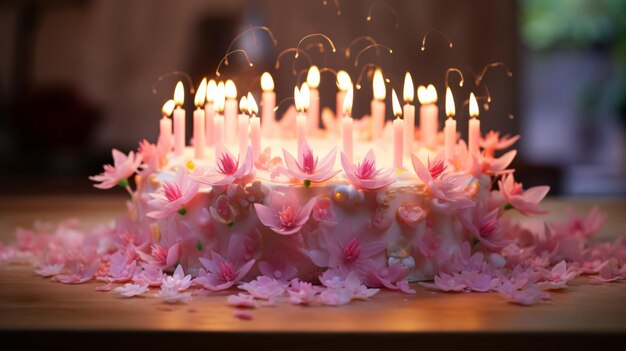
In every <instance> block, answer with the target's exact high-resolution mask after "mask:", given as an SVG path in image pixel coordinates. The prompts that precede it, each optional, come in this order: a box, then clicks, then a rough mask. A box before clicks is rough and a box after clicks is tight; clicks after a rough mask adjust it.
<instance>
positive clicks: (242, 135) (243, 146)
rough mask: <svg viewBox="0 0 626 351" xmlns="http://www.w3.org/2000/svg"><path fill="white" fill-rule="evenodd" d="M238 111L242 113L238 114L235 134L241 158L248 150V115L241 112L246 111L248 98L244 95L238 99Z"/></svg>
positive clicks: (241, 158)
mask: <svg viewBox="0 0 626 351" xmlns="http://www.w3.org/2000/svg"><path fill="white" fill-rule="evenodd" d="M239 111H241V112H242V113H240V114H239V120H238V125H237V135H238V137H239V159H240V160H243V159H244V157H246V152H247V151H248V141H249V138H250V137H249V135H248V128H249V125H250V117H249V116H248V115H247V114H245V113H243V112H244V111H245V112H247V111H248V98H247V97H246V96H242V97H241V100H240V101H239Z"/></svg>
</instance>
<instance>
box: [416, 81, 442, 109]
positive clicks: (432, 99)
mask: <svg viewBox="0 0 626 351" xmlns="http://www.w3.org/2000/svg"><path fill="white" fill-rule="evenodd" d="M417 99H418V100H419V102H420V104H422V105H426V104H434V103H436V102H437V89H435V86H434V85H432V84H429V85H428V87H425V86H423V85H420V86H419V87H418V88H417Z"/></svg>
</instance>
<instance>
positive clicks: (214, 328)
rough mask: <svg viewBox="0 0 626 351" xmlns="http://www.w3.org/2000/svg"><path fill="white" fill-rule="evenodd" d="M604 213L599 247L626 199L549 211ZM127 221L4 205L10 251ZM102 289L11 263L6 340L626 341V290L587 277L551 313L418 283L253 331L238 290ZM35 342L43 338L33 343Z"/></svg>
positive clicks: (78, 205)
mask: <svg viewBox="0 0 626 351" xmlns="http://www.w3.org/2000/svg"><path fill="white" fill-rule="evenodd" d="M595 203H598V204H599V205H600V208H601V209H602V210H603V211H605V212H606V213H608V214H609V218H608V220H607V223H606V225H605V226H604V228H603V229H602V231H601V233H600V234H599V237H598V238H599V239H600V240H606V239H611V238H615V237H617V236H619V235H624V234H626V217H625V216H624V208H626V199H548V200H547V201H546V208H548V209H550V210H552V214H551V215H550V216H552V217H554V218H559V217H562V216H563V215H564V213H565V208H566V206H568V205H571V206H572V207H573V208H574V209H576V210H578V211H579V212H580V213H583V212H584V211H587V210H589V209H590V208H591V207H592V206H593V204H595ZM123 211H124V199H123V198H120V197H107V196H98V197H32V198H21V197H19V198H18V197H16V198H10V197H4V198H0V241H2V242H5V243H6V242H9V241H11V240H12V238H13V236H14V229H15V227H17V226H30V225H31V224H32V222H33V221H34V220H36V219H39V220H47V221H58V220H61V219H64V218H67V217H70V216H75V217H78V218H80V219H81V220H82V222H83V223H84V225H85V226H93V225H95V224H98V223H104V222H107V221H110V220H111V219H113V218H115V217H116V216H117V215H119V214H121V213H122V212H123ZM98 285H101V283H88V284H82V285H75V286H69V285H63V284H59V283H53V282H51V281H50V280H48V279H44V278H41V277H39V276H37V275H35V274H34V273H32V270H31V268H30V267H29V266H19V265H7V264H2V265H0V330H3V331H5V332H6V331H11V335H19V336H20V340H22V342H33V343H37V342H39V341H41V340H53V339H54V340H55V342H57V343H58V344H57V345H65V346H70V345H74V346H76V345H75V343H74V342H73V341H72V342H70V340H75V338H76V335H75V334H74V333H75V332H76V331H81V333H79V334H77V335H79V336H81V337H83V338H86V339H89V338H91V337H92V335H101V334H100V333H101V332H103V331H106V332H107V333H109V334H107V335H117V336H122V337H123V336H124V335H125V336H126V338H131V337H129V336H128V334H127V333H128V332H129V331H134V332H138V333H139V334H141V335H143V336H144V337H145V338H146V339H143V338H142V340H144V341H143V342H144V344H141V345H143V346H146V345H147V344H145V342H149V341H147V340H151V341H152V342H154V345H153V346H164V345H167V344H168V342H172V340H173V339H172V340H170V339H168V336H171V337H172V338H174V337H173V335H180V334H179V333H181V332H182V333H185V335H187V337H188V339H187V340H196V341H198V342H201V343H204V342H207V341H206V339H205V338H208V340H209V341H210V342H213V341H218V340H219V341H220V342H227V343H228V345H230V346H249V347H255V348H258V347H261V348H263V346H265V347H269V348H273V347H274V346H277V345H281V346H285V345H286V346H287V348H290V347H289V346H293V347H295V346H297V347H298V348H299V349H302V348H305V349H306V348H307V347H308V346H311V347H313V346H314V347H313V348H315V349H319V347H322V346H323V347H325V348H326V346H328V345H333V346H341V347H344V346H345V347H348V349H350V347H349V346H351V345H352V346H354V345H360V344H366V345H367V346H374V345H381V347H385V348H387V347H390V346H392V345H394V344H398V345H399V344H403V343H409V344H411V345H415V344H413V342H421V343H422V344H420V345H424V344H428V343H432V345H433V347H439V346H442V345H446V343H450V342H453V341H454V342H465V339H467V342H470V340H473V341H476V340H481V342H483V343H489V342H491V343H492V344H491V345H502V344H507V346H508V347H511V346H514V344H515V342H513V341H515V340H518V341H522V340H526V339H525V337H526V335H527V334H537V333H539V335H543V336H544V337H546V338H547V337H548V336H553V335H555V334H558V335H561V336H563V338H561V339H550V338H547V339H546V340H544V339H541V340H543V341H542V342H547V341H549V340H560V341H559V345H560V343H562V342H569V343H571V345H572V346H581V345H583V344H584V341H585V340H586V341H588V342H592V343H593V345H594V347H597V346H598V345H599V344H598V343H600V344H601V343H603V342H607V343H608V342H609V340H610V342H614V338H616V337H619V338H622V337H623V336H624V335H625V332H626V284H624V283H613V284H606V285H601V286H595V285H594V286H592V285H589V284H588V283H587V281H586V278H577V279H576V280H575V281H574V282H573V283H572V284H571V286H570V287H569V288H568V289H567V291H566V292H563V293H559V292H556V293H553V294H552V297H553V303H552V304H549V305H538V306H533V307H521V306H516V305H512V304H509V303H507V302H505V301H504V300H503V299H502V298H500V297H499V296H498V295H497V294H492V293H487V294H479V293H470V294H465V293H460V294H447V293H435V292H431V291H429V290H426V289H424V288H422V287H421V286H418V285H416V286H415V289H417V294H415V295H406V294H402V293H397V292H391V291H383V292H381V293H379V294H378V295H377V296H375V298H374V299H373V300H372V301H368V302H356V303H352V304H350V305H348V306H343V307H339V308H333V307H313V308H310V307H309V308H307V307H301V306H292V305H289V304H279V306H278V307H275V308H260V309H256V310H253V316H254V317H253V319H252V320H250V321H244V320H240V319H237V318H234V317H233V315H232V313H233V309H232V308H231V307H228V306H227V305H226V304H225V299H224V296H226V295H228V294H230V293H232V292H226V293H222V294H220V295H213V296H199V297H195V298H194V300H193V301H192V303H190V304H188V305H165V304H163V303H161V302H160V300H158V299H154V298H138V299H137V298H135V299H121V298H119V297H118V296H117V294H115V293H112V292H96V291H95V290H94V288H95V287H96V286H98ZM46 330H54V331H55V332H54V333H48V332H46ZM161 332H177V333H161ZM196 332H203V333H196ZM32 333H35V334H36V335H37V336H38V337H37V338H23V336H24V335H25V334H32ZM285 333H287V334H285ZM397 333H400V334H397ZM442 333H444V334H442ZM447 333H453V335H455V336H456V338H450V337H449V336H450V334H447ZM563 333H566V334H563ZM597 333H601V334H602V336H597ZM42 335H43V336H45V337H44V338H41V337H40V336H42ZM69 335H72V337H69ZM285 335H287V336H285ZM585 336H588V338H587V339H585V338H584V337H585ZM477 338H478V339H477ZM131 339H132V338H131ZM125 340H126V339H125ZM168 340H169V341H168ZM533 340H536V336H535V339H533ZM285 343H286V344H285ZM66 344H67V345H66ZM205 345H207V344H205ZM100 346H104V345H100ZM94 347H96V348H97V346H94ZM345 347H344V348H345ZM404 349H406V348H404Z"/></svg>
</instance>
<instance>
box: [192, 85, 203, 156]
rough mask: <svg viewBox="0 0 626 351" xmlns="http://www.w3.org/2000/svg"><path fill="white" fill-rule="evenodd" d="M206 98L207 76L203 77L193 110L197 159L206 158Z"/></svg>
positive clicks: (194, 143) (194, 144)
mask: <svg viewBox="0 0 626 351" xmlns="http://www.w3.org/2000/svg"><path fill="white" fill-rule="evenodd" d="M205 99H206V78H204V79H202V82H200V86H199V87H198V90H196V98H195V100H194V103H195V105H196V110H195V111H193V148H194V154H195V158H196V159H201V158H204V147H205V145H204V144H205V141H204V136H205V134H206V124H205V122H204V109H203V107H204V100H205Z"/></svg>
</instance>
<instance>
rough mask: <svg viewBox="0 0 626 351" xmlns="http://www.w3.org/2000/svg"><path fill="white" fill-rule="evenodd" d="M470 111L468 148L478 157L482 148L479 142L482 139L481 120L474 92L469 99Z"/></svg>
mask: <svg viewBox="0 0 626 351" xmlns="http://www.w3.org/2000/svg"><path fill="white" fill-rule="evenodd" d="M469 112H470V120H469V129H468V141H467V148H468V151H469V153H470V155H473V156H476V157H478V156H479V155H480V149H479V147H478V143H479V141H480V120H479V119H478V114H479V110H478V102H477V101H476V97H475V96H474V93H471V94H470V100H469Z"/></svg>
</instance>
